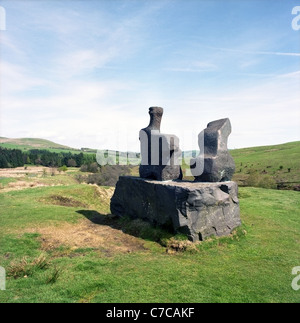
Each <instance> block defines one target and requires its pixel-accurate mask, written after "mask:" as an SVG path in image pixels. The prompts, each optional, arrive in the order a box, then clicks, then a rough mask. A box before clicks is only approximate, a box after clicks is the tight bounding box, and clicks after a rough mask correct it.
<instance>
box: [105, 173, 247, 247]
mask: <svg viewBox="0 0 300 323" xmlns="http://www.w3.org/2000/svg"><path fill="white" fill-rule="evenodd" d="M111 212H112V214H114V215H116V216H120V217H123V216H129V217H131V218H133V219H136V218H140V219H143V220H145V221H148V222H151V223H152V224H154V225H158V226H161V227H169V228H172V229H173V230H174V231H176V232H181V233H184V234H186V235H187V236H188V237H189V239H190V240H191V241H199V240H204V239H205V238H207V237H209V236H212V235H215V236H226V235H229V234H230V233H231V232H232V231H233V229H235V228H236V227H238V226H240V225H241V220H240V207H239V200H238V186H237V184H236V183H235V182H222V183H196V182H185V181H168V182H159V181H153V180H145V179H142V178H138V177H127V176H124V177H120V179H119V181H118V183H117V186H116V190H115V194H114V196H113V197H112V199H111Z"/></svg>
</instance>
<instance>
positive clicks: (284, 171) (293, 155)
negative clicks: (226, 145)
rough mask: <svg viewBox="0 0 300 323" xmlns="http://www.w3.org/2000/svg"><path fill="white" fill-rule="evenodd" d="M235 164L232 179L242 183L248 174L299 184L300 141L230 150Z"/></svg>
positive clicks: (289, 184)
mask: <svg viewBox="0 0 300 323" xmlns="http://www.w3.org/2000/svg"><path fill="white" fill-rule="evenodd" d="M230 153H231V155H232V156H233V158H234V160H235V164H236V174H235V177H234V179H235V180H236V181H238V182H239V183H240V184H242V183H243V182H244V181H245V180H247V178H248V177H249V175H252V177H254V176H256V177H257V178H258V177H261V180H262V181H263V180H264V179H268V178H270V177H272V178H273V179H274V180H275V181H276V182H277V183H282V182H283V183H286V184H285V185H286V186H295V185H297V184H298V185H300V141H297V142H291V143H287V144H282V145H276V146H265V147H253V148H245V149H236V150H232V151H231V152H230Z"/></svg>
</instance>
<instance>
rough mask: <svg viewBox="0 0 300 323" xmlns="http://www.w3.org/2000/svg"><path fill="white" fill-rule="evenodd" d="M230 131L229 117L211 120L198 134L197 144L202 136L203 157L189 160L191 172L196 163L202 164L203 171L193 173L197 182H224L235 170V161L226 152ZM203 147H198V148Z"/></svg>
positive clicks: (230, 177)
mask: <svg viewBox="0 0 300 323" xmlns="http://www.w3.org/2000/svg"><path fill="white" fill-rule="evenodd" d="M230 133H231V123H230V120H229V119H221V120H217V121H213V122H211V123H209V124H208V125H207V128H206V129H205V130H204V133H203V132H202V133H200V134H199V146H200V145H201V142H202V138H203V136H204V159H203V158H196V159H192V160H191V172H192V174H193V165H195V164H196V163H198V164H201V163H204V165H203V169H204V170H203V173H202V174H201V175H199V174H195V180H196V181H198V182H225V181H230V180H231V179H232V176H233V174H234V172H235V163H234V160H233V158H232V157H231V155H230V154H229V152H228V148H227V141H228V137H229V135H230ZM201 149H203V147H200V150H201Z"/></svg>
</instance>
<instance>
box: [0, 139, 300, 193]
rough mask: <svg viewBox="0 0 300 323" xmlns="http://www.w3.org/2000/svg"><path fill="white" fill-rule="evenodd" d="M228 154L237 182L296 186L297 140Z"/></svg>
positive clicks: (8, 144) (37, 143) (14, 145)
mask: <svg viewBox="0 0 300 323" xmlns="http://www.w3.org/2000/svg"><path fill="white" fill-rule="evenodd" d="M0 147H3V148H10V149H21V150H23V151H26V150H30V149H46V150H49V151H53V152H60V151H61V152H68V151H70V152H72V153H80V152H84V153H97V150H94V149H90V148H82V149H81V150H80V149H74V148H71V147H67V146H64V145H60V144H57V143H54V142H52V141H49V140H44V139H35V138H22V139H9V138H3V137H0ZM103 152H107V151H103ZM110 152H111V153H112V152H114V151H110ZM230 153H231V155H232V157H233V158H234V160H235V164H236V173H235V175H234V180H235V181H237V182H238V183H239V184H240V185H244V184H245V183H247V180H248V179H249V176H250V175H252V177H253V178H255V177H256V180H258V177H259V180H260V181H263V180H266V181H268V180H270V177H272V179H273V180H274V181H275V182H276V183H283V185H284V186H285V187H290V188H293V187H299V189H300V141H296V142H290V143H286V144H281V145H274V146H261V147H252V148H243V149H234V150H230ZM195 154H196V155H198V151H197V152H196V153H195V152H193V151H185V152H184V156H185V158H187V159H189V158H191V157H192V156H195ZM117 155H118V156H119V159H120V161H122V163H124V162H125V164H126V160H127V158H126V153H122V152H120V153H119V152H118V153H117ZM137 157H138V155H137ZM187 167H188V165H184V166H183V168H184V169H186V168H187ZM188 179H190V178H188Z"/></svg>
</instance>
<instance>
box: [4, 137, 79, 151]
mask: <svg viewBox="0 0 300 323" xmlns="http://www.w3.org/2000/svg"><path fill="white" fill-rule="evenodd" d="M0 147H2V148H8V149H21V150H23V151H24V150H30V149H46V150H50V151H58V150H60V151H72V152H74V151H77V152H80V150H79V149H74V148H71V147H68V146H64V145H60V144H57V143H55V142H52V141H49V140H45V139H38V138H18V139H11V138H5V137H0Z"/></svg>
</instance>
